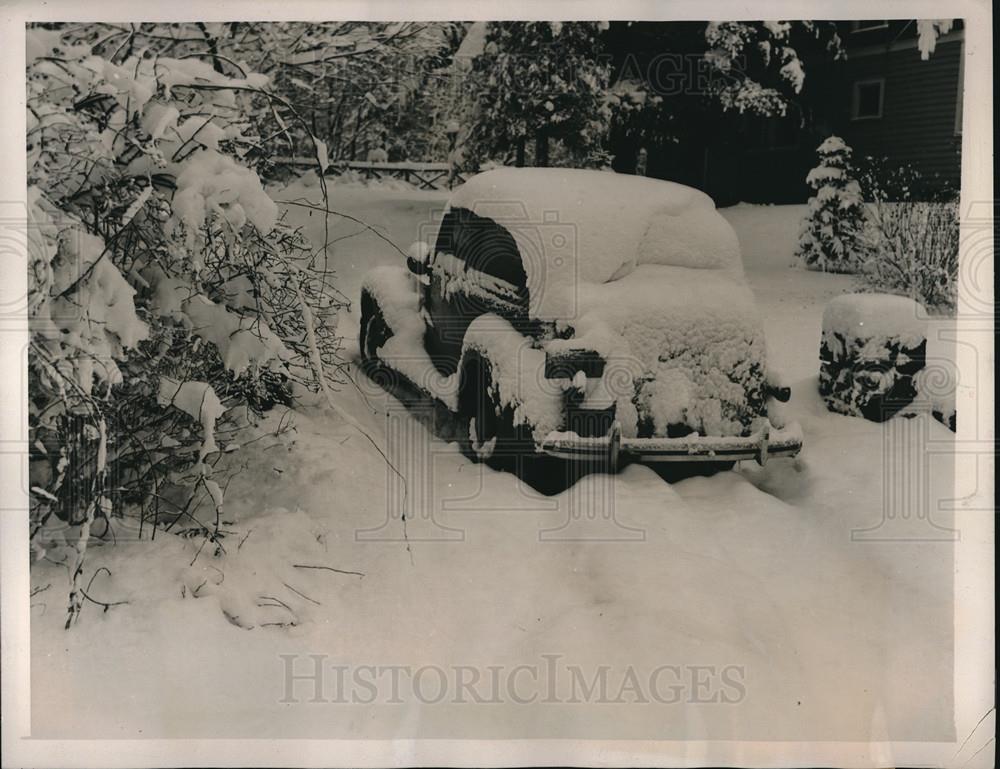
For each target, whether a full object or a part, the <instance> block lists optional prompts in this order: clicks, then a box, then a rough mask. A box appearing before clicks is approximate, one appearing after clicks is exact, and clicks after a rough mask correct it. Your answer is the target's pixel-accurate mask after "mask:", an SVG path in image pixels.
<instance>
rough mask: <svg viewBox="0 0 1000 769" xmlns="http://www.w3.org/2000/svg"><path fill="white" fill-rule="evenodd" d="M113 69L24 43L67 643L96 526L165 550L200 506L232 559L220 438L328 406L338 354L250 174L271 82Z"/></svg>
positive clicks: (69, 49) (50, 474)
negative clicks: (258, 101)
mask: <svg viewBox="0 0 1000 769" xmlns="http://www.w3.org/2000/svg"><path fill="white" fill-rule="evenodd" d="M76 29H77V30H79V28H76ZM101 50H102V49H101V48H100V47H99V46H95V45H91V44H89V43H88V42H87V41H86V40H83V39H81V37H80V35H79V32H77V31H70V30H68V29H63V28H60V27H53V28H43V27H30V28H29V29H28V32H27V153H28V185H29V189H28V202H29V222H28V230H29V238H28V245H29V248H28V251H29V254H28V263H29V322H30V330H31V348H30V354H29V361H28V362H29V372H28V376H29V400H30V403H29V429H30V442H31V446H32V455H31V462H30V466H31V523H32V529H31V534H32V546H33V549H34V552H35V554H36V557H42V556H44V555H45V552H46V550H47V549H48V548H51V547H55V546H57V545H58V543H59V542H64V541H65V531H60V532H58V536H53V532H54V531H56V530H58V529H60V528H62V529H65V528H66V527H67V526H69V527H71V528H72V531H73V532H75V533H74V534H71V539H72V542H71V546H72V549H73V550H74V551H75V553H74V554H73V555H72V559H71V563H72V564H73V565H72V568H71V575H72V586H71V597H70V607H69V611H70V617H69V620H68V621H67V624H68V623H69V621H72V619H73V618H74V617H76V616H77V615H78V613H79V611H80V608H81V606H82V603H83V600H84V599H85V597H86V593H85V588H84V587H83V584H82V582H81V580H82V579H83V567H84V560H83V558H84V553H85V551H86V547H87V542H88V540H89V538H90V536H91V526H92V525H93V524H94V522H95V520H97V519H104V522H105V523H106V524H107V525H106V526H105V531H111V530H112V529H113V521H114V520H115V519H120V518H121V517H122V516H124V515H126V514H127V515H134V516H135V517H136V518H137V520H138V523H139V530H140V531H141V530H142V529H143V527H144V526H148V527H149V528H147V531H149V530H150V529H153V528H155V527H156V525H157V523H159V522H160V521H161V520H162V519H161V516H163V517H170V518H177V517H179V516H183V515H185V514H186V513H187V512H188V507H189V505H190V504H191V502H192V501H193V500H194V499H195V497H196V495H203V496H207V498H210V499H211V500H212V501H213V503H214V506H215V508H216V519H215V521H214V522H213V523H214V525H207V524H203V523H199V522H196V521H194V520H193V519H192V520H191V521H189V522H188V523H193V524H196V525H197V526H199V527H201V528H202V529H204V536H206V537H207V538H208V540H209V541H211V542H212V543H213V545H214V546H215V547H221V543H220V542H219V538H220V536H221V535H220V529H219V524H220V521H221V515H222V505H223V485H224V484H220V482H219V479H214V478H213V477H212V467H213V465H214V464H215V463H216V462H217V461H218V459H219V457H220V456H221V453H222V452H224V451H226V450H227V449H232V448H235V446H233V445H220V443H222V442H221V441H220V440H219V439H220V437H221V434H222V432H223V423H224V422H227V421H228V422H230V423H233V424H239V423H241V422H242V423H244V424H245V423H246V421H247V419H248V418H250V419H252V413H253V412H254V411H255V410H259V409H261V408H263V407H266V406H267V405H269V404H270V403H273V402H274V401H275V400H287V399H288V398H289V397H290V394H291V387H292V385H293V384H294V383H300V384H302V385H305V386H311V387H322V386H323V381H324V377H326V376H330V375H331V374H332V372H333V371H334V367H335V366H336V364H337V349H338V342H337V340H336V338H335V337H334V335H333V332H332V325H331V323H330V320H331V318H332V314H333V313H334V312H335V311H336V309H337V306H338V305H337V302H336V301H335V300H333V299H332V298H331V297H332V287H331V286H329V284H328V276H327V275H325V274H324V272H323V271H322V270H318V269H312V268H311V265H310V256H311V249H310V248H308V247H307V244H306V243H305V242H304V241H303V240H302V238H301V237H300V236H299V234H298V233H297V232H296V231H294V230H292V229H290V228H289V227H287V226H286V225H284V224H283V223H282V222H281V221H280V218H279V215H278V209H277V206H276V204H275V203H274V201H272V200H271V199H270V197H268V195H267V194H266V192H265V191H264V188H263V186H262V184H261V181H260V179H259V178H258V176H257V174H256V173H255V172H254V171H253V170H251V169H250V168H249V167H248V166H247V165H245V164H244V163H243V162H242V160H241V158H242V157H243V155H244V154H245V153H246V152H247V151H248V149H249V148H250V147H253V146H255V145H256V139H255V138H254V136H253V126H252V125H251V124H250V121H249V120H248V119H247V115H248V114H249V113H250V109H249V102H250V100H251V99H254V98H268V92H267V90H266V87H267V79H266V78H265V77H263V76H261V75H257V74H254V73H252V72H250V71H248V69H247V68H246V67H245V66H244V65H242V64H240V63H237V62H233V63H232V74H226V73H225V72H224V71H221V69H222V68H221V66H213V64H212V63H209V61H207V60H205V59H203V58H199V57H184V58H170V57H166V56H160V55H153V54H152V53H150V52H148V51H138V52H132V47H131V46H129V47H127V48H126V47H124V46H119V47H117V49H116V48H115V47H112V49H111V50H112V53H109V54H107V55H104V54H103V53H102V52H101ZM215 63H216V65H218V60H216V62H215ZM238 406H239V407H242V408H236V407H238ZM166 485H175V486H180V487H182V488H185V489H186V493H185V495H184V497H185V501H182V502H181V503H180V504H179V505H175V506H174V507H173V508H172V509H171V506H170V505H168V504H167V503H166V501H165V498H164V495H163V494H162V493H161V492H162V488H163V487H164V486H166ZM76 527H79V529H78V530H77V529H76Z"/></svg>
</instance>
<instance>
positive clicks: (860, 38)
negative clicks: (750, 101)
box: [702, 19, 964, 203]
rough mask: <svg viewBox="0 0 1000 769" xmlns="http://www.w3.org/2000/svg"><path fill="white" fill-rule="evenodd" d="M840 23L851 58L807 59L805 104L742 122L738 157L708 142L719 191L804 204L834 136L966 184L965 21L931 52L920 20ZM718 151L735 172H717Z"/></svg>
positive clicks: (709, 178) (932, 178)
mask: <svg viewBox="0 0 1000 769" xmlns="http://www.w3.org/2000/svg"><path fill="white" fill-rule="evenodd" d="M837 26H838V33H839V35H840V38H841V41H842V42H843V48H844V53H845V56H844V58H842V59H839V60H831V59H830V58H829V57H814V58H811V59H807V60H806V62H805V70H806V86H805V88H804V89H803V94H802V96H803V99H802V104H803V106H802V107H801V109H800V110H794V109H793V110H791V111H790V113H789V115H788V116H786V117H785V118H766V119H765V118H758V119H753V118H748V119H746V120H745V121H743V123H744V124H743V126H742V127H741V128H742V130H741V134H742V141H741V142H740V143H739V152H737V153H736V154H735V157H733V151H732V149H731V148H730V149H728V151H727V150H726V149H724V148H710V149H709V151H708V162H707V164H706V165H707V167H708V171H707V172H706V176H705V178H704V180H703V182H702V183H703V186H704V187H705V188H706V190H707V191H708V192H709V193H710V194H713V195H714V196H717V197H721V198H723V199H727V198H729V199H731V198H733V197H737V198H738V199H740V200H744V201H747V202H756V203H796V202H803V201H805V200H806V199H807V198H808V196H809V194H810V190H809V188H808V187H807V186H806V184H805V176H806V174H807V173H808V171H809V169H810V168H812V167H813V166H814V165H815V161H816V154H815V149H816V147H817V146H818V145H819V144H820V142H822V140H823V139H824V138H826V137H827V136H829V135H831V134H835V135H838V136H840V137H842V138H843V139H844V141H846V142H847V144H848V145H849V146H850V147H851V148H852V149H853V150H854V157H855V158H856V159H861V158H864V157H865V156H872V157H876V158H877V157H885V158H887V159H888V162H889V163H890V164H891V165H897V166H898V165H911V166H913V167H914V168H915V169H916V170H917V171H919V172H920V173H921V174H922V175H923V176H924V177H925V179H927V180H928V181H929V182H931V184H932V185H934V186H944V185H947V186H951V187H953V188H956V189H957V188H958V187H959V186H960V174H961V156H960V151H961V138H962V136H961V134H962V77H963V70H964V67H963V63H962V62H963V54H964V46H963V38H964V33H963V26H962V22H961V21H957V22H956V23H955V25H954V26H953V28H952V29H951V30H950V31H949V32H947V33H946V34H944V35H941V36H940V37H938V38H937V40H936V45H935V46H934V50H933V52H930V53H929V55H928V56H927V57H926V58H924V56H923V55H922V52H921V50H920V47H919V37H918V33H917V23H916V21H915V20H913V19H909V20H907V19H901V20H866V21H846V22H838V24H837ZM713 154H716V155H717V156H721V157H722V158H726V159H728V160H730V161H731V162H734V163H735V168H736V169H738V170H737V172H736V174H735V175H734V176H733V175H727V174H723V173H717V174H716V175H714V176H713V174H712V163H711V158H712V155H713ZM720 177H728V178H720ZM726 186H729V191H727V190H726V189H724V187H726ZM734 192H735V195H734V194H733V193H734ZM725 202H729V201H728V200H726V201H725Z"/></svg>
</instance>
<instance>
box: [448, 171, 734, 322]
mask: <svg viewBox="0 0 1000 769" xmlns="http://www.w3.org/2000/svg"><path fill="white" fill-rule="evenodd" d="M449 208H466V209H469V210H471V211H472V212H473V213H475V214H477V215H478V216H485V217H489V218H491V219H493V220H494V221H496V222H497V223H498V224H501V225H503V226H504V227H505V228H506V229H507V230H508V231H509V232H510V233H511V235H512V236H513V237H514V241H515V243H516V244H517V247H518V249H519V251H520V253H521V258H522V262H523V265H524V270H525V273H526V275H527V278H528V292H529V313H530V315H531V316H532V317H534V318H538V319H542V320H559V319H562V318H566V317H568V316H572V315H574V314H575V313H576V311H577V309H578V308H577V306H576V300H577V298H578V296H579V294H580V292H581V290H582V289H583V288H585V287H586V286H594V287H599V286H601V285H603V284H606V283H608V281H616V280H619V279H621V278H624V277H625V276H627V275H629V274H630V273H632V272H633V271H634V270H635V269H636V268H637V267H638V266H640V265H643V264H649V265H652V264H658V265H669V266H675V267H688V268H694V269H697V270H698V271H699V272H700V271H702V270H705V271H714V270H719V269H722V270H727V271H730V272H734V273H738V274H742V271H743V266H742V263H741V260H740V251H739V242H738V241H737V239H736V234H735V233H734V232H733V229H732V227H730V225H729V223H728V222H726V220H725V219H724V218H723V217H722V216H721V215H720V214H719V213H718V212H717V211H716V210H715V204H714V203H713V202H712V199H711V198H710V197H708V196H707V195H706V194H704V193H703V192H700V191H699V190H696V189H693V188H691V187H685V186H684V185H681V184H675V183H673V182H665V181H660V180H656V179H647V178H645V177H641V176H627V175H624V174H617V173H613V172H610V171H586V170H580V169H555V168H498V169H495V170H492V171H487V172H486V173H482V174H479V175H477V176H475V177H473V178H472V179H470V180H469V181H468V182H467V183H466V184H464V185H463V186H462V187H460V188H459V189H457V190H456V191H455V193H454V194H453V195H452V197H451V200H450V201H449Z"/></svg>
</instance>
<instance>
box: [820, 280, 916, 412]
mask: <svg viewBox="0 0 1000 769" xmlns="http://www.w3.org/2000/svg"><path fill="white" fill-rule="evenodd" d="M923 315H924V310H923V308H922V307H921V306H920V305H919V304H918V303H917V302H914V301H913V300H912V299H907V298H906V297H902V296H893V295H890V294H845V295H844V296H839V297H837V298H836V299H834V300H833V301H831V302H830V303H829V304H828V305H827V306H826V310H825V311H824V312H823V336H822V341H821V342H820V356H819V357H820V372H819V392H820V395H822V396H823V399H824V400H825V401H826V405H827V408H828V409H829V410H830V411H836V412H838V413H841V414H849V415H851V416H860V417H864V418H865V419H870V420H872V421H873V422H884V421H885V420H887V419H889V418H890V417H891V416H893V415H894V414H896V413H897V412H899V411H900V409H902V408H904V407H906V406H909V405H910V404H911V403H912V402H913V400H914V398H915V397H916V396H917V388H916V382H915V379H914V377H915V376H916V374H917V373H918V372H919V371H920V370H921V369H923V368H924V365H925V362H926V359H927V335H926V328H925V324H924V322H923V321H922V320H921V317H922V316H923Z"/></svg>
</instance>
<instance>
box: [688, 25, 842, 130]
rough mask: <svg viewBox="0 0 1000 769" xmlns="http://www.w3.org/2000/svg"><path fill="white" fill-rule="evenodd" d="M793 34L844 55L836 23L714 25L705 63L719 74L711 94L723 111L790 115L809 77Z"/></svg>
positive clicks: (707, 37) (710, 28)
mask: <svg viewBox="0 0 1000 769" xmlns="http://www.w3.org/2000/svg"><path fill="white" fill-rule="evenodd" d="M793 34H794V35H795V36H797V37H799V38H813V39H814V40H816V41H818V42H820V43H821V44H822V45H823V46H824V47H825V48H826V50H827V51H828V52H829V53H830V54H832V55H833V56H835V57H840V56H842V55H843V48H842V46H841V41H840V37H839V36H838V35H837V31H836V27H835V25H834V24H833V23H832V22H814V21H796V22H791V21H760V22H746V21H712V22H709V23H708V25H707V26H706V27H705V41H706V43H707V44H708V50H707V51H706V52H705V61H706V62H707V63H708V65H709V68H710V70H711V71H712V72H713V73H714V74H715V75H716V77H713V78H712V79H711V84H710V90H711V93H712V95H713V96H714V97H715V98H716V99H717V100H718V102H719V104H721V106H722V108H723V109H725V110H734V111H736V112H739V113H749V114H752V115H760V116H765V117H768V116H774V115H784V114H785V113H786V111H787V108H788V104H789V100H790V98H792V97H794V96H795V95H797V94H799V93H800V92H801V91H802V86H803V84H804V83H805V78H806V73H805V69H804V68H803V66H802V61H801V60H800V58H799V53H798V50H797V46H796V43H795V41H794V40H793Z"/></svg>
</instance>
